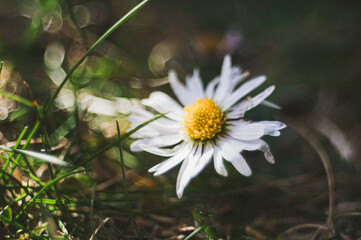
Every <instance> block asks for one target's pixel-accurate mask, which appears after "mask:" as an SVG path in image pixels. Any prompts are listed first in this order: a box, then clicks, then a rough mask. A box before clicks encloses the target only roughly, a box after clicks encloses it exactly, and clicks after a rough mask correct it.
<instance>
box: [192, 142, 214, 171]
mask: <svg viewBox="0 0 361 240" xmlns="http://www.w3.org/2000/svg"><path fill="white" fill-rule="evenodd" d="M212 155H213V146H212V145H211V144H210V143H208V144H206V145H204V148H203V152H202V156H201V157H200V159H199V161H198V162H197V164H196V166H195V167H194V168H193V169H192V174H191V175H192V178H194V177H195V176H197V175H198V174H199V173H200V172H201V171H202V170H203V169H204V168H205V166H207V164H208V163H209V161H210V160H211V158H212Z"/></svg>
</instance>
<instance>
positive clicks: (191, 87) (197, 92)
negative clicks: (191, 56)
mask: <svg viewBox="0 0 361 240" xmlns="http://www.w3.org/2000/svg"><path fill="white" fill-rule="evenodd" d="M186 83H187V89H188V92H191V93H192V96H191V97H192V102H194V101H196V100H197V99H199V98H203V97H204V96H203V95H204V94H203V83H202V80H201V77H200V75H199V70H198V69H194V72H193V76H192V77H187V78H186Z"/></svg>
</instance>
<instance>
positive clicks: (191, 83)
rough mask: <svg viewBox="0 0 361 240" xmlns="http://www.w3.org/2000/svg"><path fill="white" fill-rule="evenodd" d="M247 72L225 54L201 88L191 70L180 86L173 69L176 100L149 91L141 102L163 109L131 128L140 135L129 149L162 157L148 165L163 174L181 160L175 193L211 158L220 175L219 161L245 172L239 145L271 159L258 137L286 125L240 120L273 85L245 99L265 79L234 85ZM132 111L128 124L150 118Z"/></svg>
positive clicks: (171, 78) (146, 113)
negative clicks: (218, 71) (214, 74)
mask: <svg viewBox="0 0 361 240" xmlns="http://www.w3.org/2000/svg"><path fill="white" fill-rule="evenodd" d="M247 75H248V74H247V73H243V74H241V70H240V69H239V68H238V67H232V66H231V58H230V56H228V55H227V56H225V58H224V61H223V66H222V71H221V75H220V76H219V77H216V78H214V79H213V80H212V81H211V82H210V83H209V84H208V85H207V86H206V88H205V89H204V87H203V83H202V81H201V79H200V76H199V72H198V71H197V70H195V71H194V74H193V76H191V77H187V79H186V84H185V85H184V84H182V83H181V82H180V81H179V80H178V78H177V75H176V74H175V72H173V71H171V72H170V73H169V82H170V85H171V87H172V89H173V91H174V93H175V95H176V96H177V98H178V100H179V102H180V103H181V105H180V104H179V103H178V102H176V101H175V100H173V99H172V98H171V97H169V96H168V95H167V94H165V93H163V92H153V93H151V94H150V96H149V98H148V99H144V100H143V101H142V103H143V104H144V105H146V106H148V107H150V108H153V109H154V110H155V111H158V112H160V113H166V117H164V118H161V119H158V120H156V121H154V122H152V123H150V124H149V125H147V126H146V127H144V128H142V129H140V130H139V131H137V132H136V133H135V134H134V135H133V136H134V137H136V138H140V139H138V140H136V141H135V142H133V144H132V145H131V149H132V151H147V152H150V153H153V154H156V155H159V156H164V157H168V159H167V160H165V161H163V162H161V163H159V164H157V165H155V166H154V167H152V168H151V169H149V172H154V175H160V174H163V173H165V172H167V171H168V170H170V169H172V168H173V167H175V166H176V165H178V164H180V163H181V162H182V165H181V168H180V171H179V173H178V178H177V185H176V191H177V196H178V197H179V198H181V197H182V196H183V192H184V189H185V187H186V186H187V185H188V183H189V182H190V181H191V179H192V178H194V177H195V176H197V175H198V174H199V173H200V172H201V171H202V170H203V169H204V167H205V166H206V165H207V164H208V163H209V162H210V161H211V160H212V159H213V163H214V168H215V170H216V171H217V173H219V174H220V175H223V176H227V170H226V168H225V166H224V160H225V161H228V162H230V163H231V164H232V165H233V166H234V167H235V168H236V169H237V170H238V171H239V172H240V173H241V174H242V175H244V176H250V175H251V173H252V172H251V169H250V168H249V166H248V164H247V163H246V161H245V159H244V158H243V157H242V155H241V152H242V151H244V150H245V151H255V150H260V151H263V152H264V155H265V158H266V160H267V161H268V162H270V163H274V158H273V156H272V153H271V151H270V148H269V146H268V145H267V143H266V142H264V141H263V140H262V139H261V137H262V136H263V135H270V136H279V135H280V132H279V130H281V129H283V128H285V127H286V125H285V124H283V123H281V122H278V121H260V122H250V121H247V120H244V119H243V117H244V114H245V113H246V111H248V110H250V109H252V108H254V107H256V106H257V105H259V104H261V103H263V102H264V101H265V99H266V98H267V97H268V96H269V95H270V94H271V93H272V92H273V90H274V86H271V87H268V88H267V89H266V90H264V91H263V92H261V93H260V94H258V95H256V96H255V97H253V98H246V96H247V95H248V94H249V93H250V92H251V91H252V90H254V89H255V88H257V87H258V86H259V85H261V84H262V83H263V82H264V81H265V80H266V77H265V76H259V77H256V78H253V79H251V80H249V81H247V82H245V83H243V84H241V85H240V83H241V82H242V81H243V80H244V79H245V78H246V77H247ZM134 113H135V114H134V115H132V116H131V117H130V121H131V124H132V125H133V126H137V125H139V124H140V123H142V122H144V121H146V120H149V119H150V118H152V117H154V114H153V113H151V112H149V111H147V110H144V109H135V110H134Z"/></svg>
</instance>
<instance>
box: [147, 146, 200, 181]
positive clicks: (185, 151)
mask: <svg viewBox="0 0 361 240" xmlns="http://www.w3.org/2000/svg"><path fill="white" fill-rule="evenodd" d="M192 147H193V144H192V143H189V142H188V143H183V144H182V147H181V148H180V149H179V152H178V153H177V154H176V155H174V156H173V157H171V158H168V159H167V160H165V161H163V162H161V163H159V164H157V165H155V166H154V167H152V168H150V169H149V170H148V171H149V172H155V173H154V175H155V176H156V175H160V174H163V173H165V172H167V171H168V170H170V169H171V168H173V167H174V166H176V165H177V164H179V163H180V162H181V161H183V159H184V158H185V157H187V156H188V155H189V154H190V153H191V151H193V149H192Z"/></svg>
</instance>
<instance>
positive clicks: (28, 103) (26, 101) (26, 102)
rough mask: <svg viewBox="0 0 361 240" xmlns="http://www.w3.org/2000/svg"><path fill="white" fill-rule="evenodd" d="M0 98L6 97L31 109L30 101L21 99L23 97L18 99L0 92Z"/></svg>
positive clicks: (16, 96) (10, 94)
mask: <svg viewBox="0 0 361 240" xmlns="http://www.w3.org/2000/svg"><path fill="white" fill-rule="evenodd" d="M0 96H3V97H6V98H8V99H10V100H13V101H15V102H18V103H21V104H24V105H25V106H28V107H33V103H32V102H31V101H30V100H28V99H26V98H23V97H20V96H18V95H14V94H12V93H9V92H6V91H3V90H0Z"/></svg>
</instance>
